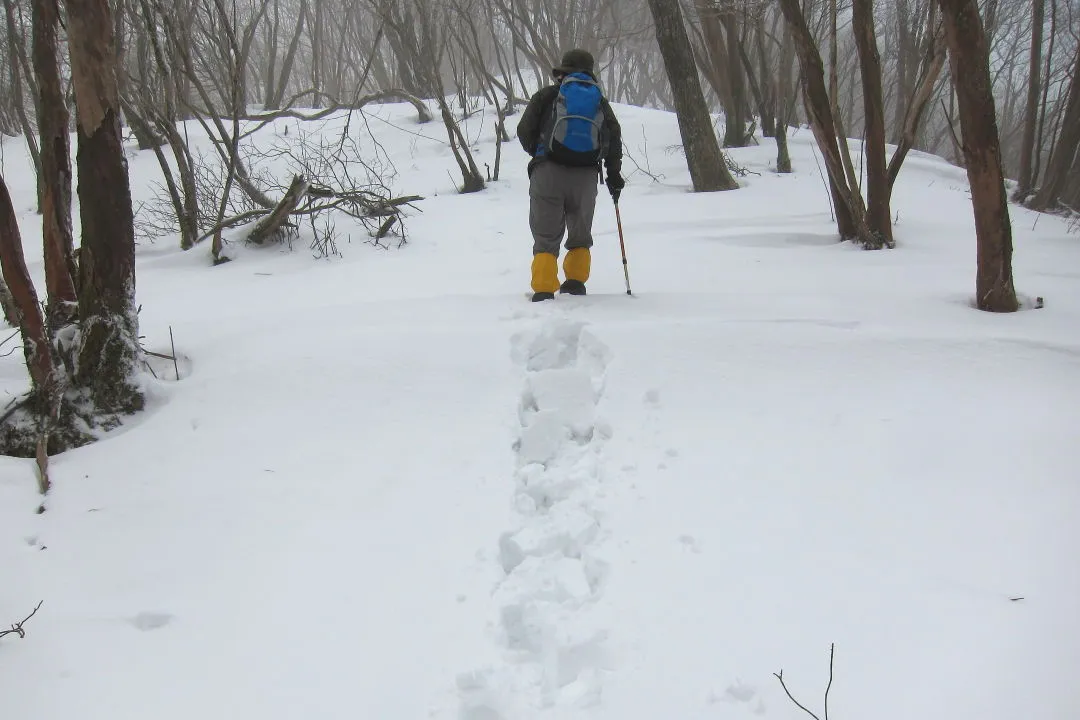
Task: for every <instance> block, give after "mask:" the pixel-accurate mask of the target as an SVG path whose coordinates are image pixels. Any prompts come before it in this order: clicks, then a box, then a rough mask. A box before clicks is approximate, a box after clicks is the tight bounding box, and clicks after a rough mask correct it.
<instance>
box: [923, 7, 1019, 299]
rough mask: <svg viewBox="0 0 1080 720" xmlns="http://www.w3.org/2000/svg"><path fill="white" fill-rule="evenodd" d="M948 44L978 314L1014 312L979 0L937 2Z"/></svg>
mask: <svg viewBox="0 0 1080 720" xmlns="http://www.w3.org/2000/svg"><path fill="white" fill-rule="evenodd" d="M937 2H938V6H939V7H940V8H941V12H942V17H943V20H944V23H945V37H946V41H947V42H948V45H949V69H950V71H951V73H952V76H953V79H954V81H955V85H956V101H957V109H958V115H959V116H960V131H961V133H962V135H963V153H964V160H965V165H966V167H967V176H968V183H969V185H970V186H971V204H972V208H973V211H974V214H975V235H976V238H977V242H978V271H977V274H976V279H975V296H976V297H975V301H976V306H977V307H978V308H979V309H980V310H988V311H991V312H1014V311H1015V310H1016V309H1017V307H1018V305H1017V300H1016V289H1015V288H1014V286H1013V276H1012V224H1011V222H1010V220H1009V205H1008V198H1006V196H1005V177H1004V173H1003V172H1002V169H1001V147H1000V141H999V139H998V127H997V111H996V109H995V107H994V95H993V86H992V85H991V80H990V55H989V46H988V44H987V38H986V35H985V33H984V32H983V25H982V20H981V18H980V17H979V6H978V2H977V0H937Z"/></svg>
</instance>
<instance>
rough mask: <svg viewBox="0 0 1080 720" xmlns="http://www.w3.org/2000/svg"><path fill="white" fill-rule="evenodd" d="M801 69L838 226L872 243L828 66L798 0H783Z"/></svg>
mask: <svg viewBox="0 0 1080 720" xmlns="http://www.w3.org/2000/svg"><path fill="white" fill-rule="evenodd" d="M780 8H781V10H782V11H783V13H784V19H785V21H786V22H787V27H788V29H789V30H790V32H791V37H792V40H793V41H794V45H795V51H796V53H797V54H798V56H799V65H800V66H801V69H802V85H803V104H804V107H805V109H806V116H807V120H808V122H809V124H810V129H811V130H812V131H813V133H814V139H815V140H816V141H817V146H818V149H819V150H821V154H822V156H823V157H824V159H825V169H826V171H827V172H828V176H829V188H830V192H831V193H832V195H833V200H834V204H835V209H836V227H837V230H838V231H839V233H840V237H842V238H843V239H844V240H854V241H857V242H860V243H863V244H866V245H871V246H872V245H873V240H872V238H870V232H869V230H868V228H867V227H866V211H865V208H864V207H863V203H862V195H860V194H859V189H858V187H857V186H856V187H854V188H853V187H852V186H851V185H850V184H849V183H848V176H847V171H846V169H845V166H844V165H845V164H844V158H843V155H842V153H841V149H840V145H839V143H838V138H837V135H838V133H837V126H836V122H835V118H834V116H833V104H832V102H831V101H830V100H829V93H828V90H827V89H826V86H825V67H824V63H822V61H821V54H820V53H819V52H818V49H817V45H815V44H814V37H813V35H812V34H811V33H810V28H809V27H808V26H807V24H806V17H805V16H804V15H803V13H802V8H801V6H800V2H799V0H780Z"/></svg>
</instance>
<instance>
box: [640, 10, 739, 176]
mask: <svg viewBox="0 0 1080 720" xmlns="http://www.w3.org/2000/svg"><path fill="white" fill-rule="evenodd" d="M649 10H650V11H651V12H652V17H653V22H654V23H655V26H656V40H657V43H658V44H659V45H660V54H661V55H662V56H663V59H664V68H665V70H666V71H667V76H668V81H669V82H670V84H671V92H672V95H673V96H674V100H675V112H676V115H677V116H678V121H679V132H680V134H681V135H682V141H683V150H684V152H685V154H686V163H687V166H688V168H689V170H690V178H691V181H692V182H693V186H694V192H713V191H717V190H734V189H736V188H738V187H739V185H738V183H736V182H735V178H733V177H732V176H731V172H730V171H729V170H728V168H727V165H726V164H725V162H724V155H723V152H721V150H720V144H719V142H717V140H716V133H715V131H714V130H713V126H712V118H711V117H710V115H709V108H708V106H707V105H706V104H705V96H704V94H703V93H702V91H701V80H700V79H698V73H697V66H696V65H695V64H694V56H693V53H692V52H691V50H690V39H689V38H688V37H687V34H686V27H685V26H684V25H683V18H682V10H681V9H680V8H679V3H678V0H649Z"/></svg>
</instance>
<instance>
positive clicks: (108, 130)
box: [64, 0, 144, 414]
mask: <svg viewBox="0 0 1080 720" xmlns="http://www.w3.org/2000/svg"><path fill="white" fill-rule="evenodd" d="M64 4H65V6H66V8H67V17H68V42H69V45H70V47H71V72H72V84H73V85H74V89H75V110H76V120H77V122H76V137H77V140H78V152H77V155H76V164H77V167H78V173H79V186H78V190H79V202H80V210H81V219H82V247H81V254H80V260H81V262H80V266H81V267H80V271H81V275H80V282H79V317H80V321H81V328H80V347H79V355H78V364H77V367H76V372H75V383H76V384H77V385H78V386H81V387H83V388H85V389H87V390H88V391H89V397H90V400H91V401H92V402H93V403H94V405H95V407H96V408H97V409H98V410H99V411H100V412H103V413H116V414H121V413H125V414H126V413H131V412H135V411H137V410H140V409H142V407H143V402H144V398H143V395H142V393H141V391H140V390H139V389H138V387H137V386H136V384H135V382H134V376H135V374H136V370H137V367H138V361H139V358H140V355H141V351H140V348H139V341H138V337H139V328H138V314H137V312H136V308H135V230H134V218H133V214H132V207H131V188H130V185H129V182H128V169H127V161H126V159H125V157H124V147H123V143H122V142H121V134H120V99H119V94H118V91H117V81H116V76H117V66H116V54H115V53H114V51H113V47H114V42H113V24H112V18H111V14H110V10H109V4H108V0H65V3H64Z"/></svg>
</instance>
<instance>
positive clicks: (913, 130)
mask: <svg viewBox="0 0 1080 720" xmlns="http://www.w3.org/2000/svg"><path fill="white" fill-rule="evenodd" d="M933 22H934V13H932V12H931V13H930V20H929V23H930V26H931V28H932V26H933ZM927 32H928V33H929V34H930V37H929V38H928V40H927V43H928V45H927V50H926V52H927V55H926V57H925V58H924V59H923V72H922V75H921V77H920V79H919V83H918V85H917V86H916V88H915V92H914V94H913V95H912V97H911V101H910V102H909V103H908V106H907V110H906V111H905V114H904V121H903V134H902V135H901V136H900V140H899V142H898V143H897V145H896V151H895V152H894V153H893V155H892V157H891V158H890V159H889V191H890V192H892V187H893V185H895V184H896V178H897V176H899V175H900V167H901V166H902V165H903V164H904V159H905V158H906V157H907V154H908V152H909V151H910V150H911V148H913V147H914V146H915V137H916V134H917V133H918V131H919V126H920V125H921V123H922V118H923V115H924V113H925V112H926V107H927V106H928V105H929V104H930V99H931V98H932V97H933V94H934V88H935V87H936V86H937V81H938V78H939V77H940V76H941V71H942V69H943V68H944V67H945V56H946V52H945V47H946V46H945V39H944V37H941V36H939V35H936V34H935V33H934V31H933V30H932V29H928V31H927Z"/></svg>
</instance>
